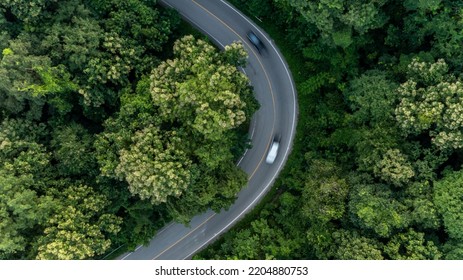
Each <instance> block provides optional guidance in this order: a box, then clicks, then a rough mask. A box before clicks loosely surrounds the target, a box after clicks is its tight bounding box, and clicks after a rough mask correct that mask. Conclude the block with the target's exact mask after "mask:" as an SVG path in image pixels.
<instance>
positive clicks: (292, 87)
mask: <svg viewBox="0 0 463 280" xmlns="http://www.w3.org/2000/svg"><path fill="white" fill-rule="evenodd" d="M220 1H221V2H222V3H223V4H225V5H227V6H228V7H229V8H230V9H232V10H233V11H235V12H236V13H237V14H238V15H240V16H241V17H242V18H244V19H245V20H246V21H247V22H248V23H249V24H251V25H252V26H253V27H254V28H255V29H256V30H258V32H259V33H260V34H261V35H262V37H264V38H265V39H266V40H267V42H268V43H270V46H272V48H273V50H274V51H275V53H276V54H277V56H278V58H279V59H280V62H281V64H282V65H283V67H284V68H285V71H286V74H287V76H288V79H289V82H290V84H291V93H292V96H293V100H294V105H293V112H294V114H293V118H292V124H291V136H290V137H293V133H294V131H295V126H296V112H297V105H296V104H297V102H296V100H297V99H296V92H295V87H294V83H293V79H292V78H291V74H290V71H289V69H288V68H287V67H286V64H285V63H284V60H283V58H282V57H281V56H280V53H279V52H278V50H277V49H276V48H275V46H273V44H272V43H271V41H270V40H269V39H267V36H265V34H263V33H262V32H261V31H260V29H259V28H257V26H255V25H254V23H253V22H251V21H249V20H248V19H247V18H246V17H245V16H243V14H242V13H241V12H239V11H238V10H236V9H235V8H233V7H232V6H230V5H229V4H228V3H226V2H224V1H223V0H220ZM289 143H291V141H289ZM290 149H291V145H288V147H287V148H286V151H285V154H284V156H283V158H286V156H287V155H288V153H289V150H290ZM284 162H285V161H281V163H280V165H279V166H278V169H277V170H281V167H282V165H283V163H284ZM276 176H277V173H275V174H274V175H273V177H272V179H271V180H270V182H269V183H268V184H267V185H266V186H265V187H264V189H263V190H262V191H261V192H260V193H259V195H258V196H257V197H256V198H255V199H254V200H253V201H252V202H251V203H250V204H249V205H248V206H247V207H246V208H245V209H244V210H243V211H242V212H241V213H240V214H239V215H238V216H236V217H235V218H234V219H233V220H232V221H231V222H230V223H228V224H227V225H226V226H225V227H224V228H222V229H221V230H220V231H219V232H218V233H216V234H214V236H213V237H211V238H209V239H208V240H207V241H206V242H204V243H203V244H201V246H199V247H198V248H197V249H196V250H195V251H193V252H192V253H191V254H189V255H188V256H186V257H185V258H184V259H188V258H189V257H190V256H192V255H193V254H195V253H196V252H197V251H199V250H201V248H202V247H204V246H205V245H207V244H208V243H209V242H211V241H212V240H213V239H214V238H216V237H217V235H219V234H221V233H222V232H223V231H225V230H226V229H227V228H228V227H229V226H231V225H232V224H233V223H234V222H236V220H237V219H239V218H240V217H241V216H243V215H244V214H245V213H246V212H247V211H248V210H249V208H250V207H252V206H253V205H254V204H255V203H256V201H257V200H258V199H260V197H261V196H262V195H263V194H264V193H265V192H266V191H267V189H268V188H269V187H270V185H271V184H272V182H273V181H274V180H275V178H276Z"/></svg>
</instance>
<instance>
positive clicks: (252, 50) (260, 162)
mask: <svg viewBox="0 0 463 280" xmlns="http://www.w3.org/2000/svg"><path fill="white" fill-rule="evenodd" d="M191 1H192V2H193V3H195V4H196V5H197V6H198V7H200V8H201V9H203V10H204V11H206V13H208V14H209V15H211V16H212V17H214V18H215V19H216V20H217V21H219V22H220V23H222V24H223V25H224V26H225V27H226V28H228V29H229V30H230V31H231V32H233V33H235V35H236V36H237V37H238V38H240V39H241V41H242V42H243V44H246V45H247V46H248V47H249V49H250V50H251V52H252V53H253V54H254V56H255V57H256V59H257V61H258V62H259V64H260V67H261V68H262V72H263V73H264V75H265V78H266V80H267V83H268V87H269V89H270V94H271V96H272V105H273V125H272V133H271V136H270V138H269V141H268V143H267V147H266V149H265V150H268V148H269V147H270V143H271V139H272V138H273V132H274V131H275V114H276V110H275V95H274V94H273V88H272V83H271V82H270V78H269V76H268V74H267V71H265V68H264V65H263V64H262V61H261V60H260V57H259V55H258V54H257V53H256V52H255V51H254V48H253V47H252V46H251V45H250V44H249V43H248V42H247V40H245V39H244V38H243V37H241V35H240V34H238V32H236V31H235V30H234V29H233V28H231V27H230V26H229V25H228V24H226V23H225V22H224V21H223V20H221V19H220V18H218V17H217V16H216V15H214V14H213V13H212V12H211V11H209V10H208V9H207V8H205V7H204V6H202V5H201V4H199V3H198V2H196V0H191ZM253 26H254V27H255V25H253ZM264 158H265V154H264V155H263V156H262V158H261V159H260V161H259V163H258V164H257V166H256V168H255V169H254V171H253V172H252V173H251V175H250V176H249V180H251V178H252V177H253V176H254V174H255V173H256V172H257V170H258V169H259V167H260V166H261V165H262V162H263V161H264Z"/></svg>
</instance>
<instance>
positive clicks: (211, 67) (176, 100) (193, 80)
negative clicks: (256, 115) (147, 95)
mask: <svg viewBox="0 0 463 280" xmlns="http://www.w3.org/2000/svg"><path fill="white" fill-rule="evenodd" d="M230 53H234V54H235V55H234V56H236V54H239V57H241V58H244V57H246V53H245V51H244V49H243V47H242V45H240V44H237V43H233V44H232V45H230V46H229V47H227V48H225V51H224V52H223V53H220V52H217V51H216V50H215V48H214V47H213V46H211V45H210V44H208V43H206V42H205V41H202V40H195V39H194V38H193V37H192V36H186V37H183V38H182V39H180V40H178V41H177V42H176V43H175V46H174V56H175V58H174V59H173V60H168V61H166V62H163V63H162V64H161V65H159V67H158V68H156V69H155V70H154V72H153V74H152V75H151V80H152V82H151V89H150V90H151V94H152V98H153V102H154V104H155V105H156V106H158V107H159V110H160V114H161V116H162V117H163V118H165V119H168V120H171V121H175V120H180V121H182V122H183V123H184V124H185V125H186V126H188V127H189V128H190V129H192V130H193V131H195V132H196V133H197V134H198V135H202V136H203V137H205V138H207V139H210V140H212V141H217V140H219V139H220V138H221V137H222V136H223V134H224V132H225V131H227V130H230V129H233V128H236V127H238V126H239V125H240V124H242V123H243V122H244V121H245V120H246V114H245V111H244V108H245V106H246V103H245V102H243V101H244V99H245V98H247V95H248V96H252V91H251V89H250V87H249V86H248V80H247V78H246V77H245V76H244V74H242V73H241V72H239V71H238V69H237V68H236V66H239V65H241V64H240V63H241V62H242V60H241V59H240V61H241V62H240V61H237V62H236V61H235V62H236V64H235V65H234V64H229V63H225V61H223V59H224V57H227V56H229V54H230Z"/></svg>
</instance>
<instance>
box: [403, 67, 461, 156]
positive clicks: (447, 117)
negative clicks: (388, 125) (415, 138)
mask: <svg viewBox="0 0 463 280" xmlns="http://www.w3.org/2000/svg"><path fill="white" fill-rule="evenodd" d="M447 71H448V67H447V64H446V63H445V61H444V60H438V61H437V62H436V63H432V64H430V63H425V62H420V61H419V60H417V59H414V60H413V61H412V62H411V64H410V65H409V72H408V75H409V79H408V81H406V82H405V83H403V84H401V85H400V87H399V89H398V95H399V98H400V103H399V105H398V106H397V108H396V111H395V113H396V120H397V122H398V123H399V125H400V127H401V129H402V131H403V132H404V133H405V134H406V135H410V134H412V135H413V134H421V133H425V134H428V135H429V137H430V138H431V141H432V143H433V144H434V145H435V146H436V147H437V148H438V149H441V150H453V149H460V148H462V147H463V144H462V143H463V134H462V132H461V129H462V128H463V119H462V118H461V116H462V113H463V107H462V105H461V104H462V103H463V83H462V81H460V80H459V79H455V78H454V77H452V75H448V74H447Z"/></svg>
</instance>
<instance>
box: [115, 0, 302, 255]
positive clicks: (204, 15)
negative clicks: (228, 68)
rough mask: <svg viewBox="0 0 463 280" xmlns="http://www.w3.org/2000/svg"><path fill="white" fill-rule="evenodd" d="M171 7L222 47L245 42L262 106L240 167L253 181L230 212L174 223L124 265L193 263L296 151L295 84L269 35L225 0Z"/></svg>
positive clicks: (177, 2) (173, 2)
mask: <svg viewBox="0 0 463 280" xmlns="http://www.w3.org/2000/svg"><path fill="white" fill-rule="evenodd" d="M160 2H161V3H162V4H164V5H167V6H170V7H172V8H174V9H176V10H177V11H179V12H180V14H181V15H182V16H183V17H184V18H185V19H186V20H187V21H189V22H190V23H192V24H193V25H194V26H196V27H197V28H198V29H199V30H201V31H202V32H203V33H205V34H207V35H208V36H209V37H210V38H211V40H212V41H214V42H215V43H216V44H217V45H219V46H220V47H223V46H225V45H227V44H230V43H232V42H233V41H242V42H243V43H244V45H245V48H246V49H247V51H248V53H249V59H248V65H247V67H246V68H245V69H244V71H245V73H246V75H247V76H248V77H249V79H250V80H251V84H252V86H253V87H254V90H255V94H256V98H257V100H258V101H259V103H260V104H261V107H260V109H259V111H258V112H257V113H256V114H255V115H254V117H253V119H252V122H251V127H250V135H251V138H252V148H251V149H249V150H247V152H246V153H245V154H244V156H243V158H242V159H241V160H240V161H239V163H238V166H239V167H240V168H242V169H243V170H244V171H245V172H246V173H247V174H248V175H249V182H248V185H247V186H246V187H245V188H244V189H243V190H242V191H241V192H240V193H239V194H238V198H237V200H236V201H235V204H233V206H231V207H230V209H228V210H227V211H222V212H220V213H214V212H212V211H208V212H206V213H204V214H202V215H199V216H196V217H194V218H193V220H192V221H191V223H190V226H189V227H186V226H184V225H182V224H177V223H171V224H169V225H167V226H166V227H164V228H163V229H162V230H160V231H159V232H158V234H157V235H156V236H155V237H154V238H153V239H152V240H151V242H150V244H149V245H148V246H139V247H137V249H136V250H135V251H134V252H128V253H126V254H124V255H122V256H120V257H119V259H138V260H150V259H168V260H176V259H189V258H191V257H192V255H193V254H194V253H196V252H198V251H199V250H201V249H203V248H204V247H205V246H206V245H207V244H209V243H210V242H212V241H214V239H216V238H217V237H218V236H219V235H220V234H222V233H224V232H225V231H227V230H228V229H229V228H230V227H231V226H232V225H233V224H234V223H235V222H237V221H238V220H239V219H240V218H242V217H243V216H244V215H245V214H246V213H247V212H249V211H250V210H251V209H252V208H253V207H254V206H255V205H256V203H258V201H259V200H260V199H261V198H262V197H263V196H264V194H265V193H266V192H267V191H268V190H269V189H270V187H271V185H272V183H273V181H274V180H275V178H276V177H277V175H278V173H279V171H280V170H281V169H282V167H283V165H284V163H285V161H286V159H287V157H288V155H289V152H290V149H291V143H292V141H293V139H294V134H295V130H296V121H297V101H296V91H295V87H294V83H293V81H292V77H291V74H290V72H289V69H288V67H287V65H286V62H285V61H284V59H283V57H282V55H281V54H280V53H279V51H278V50H277V48H276V47H275V46H274V44H273V42H272V41H271V39H269V37H268V36H267V34H265V33H264V32H263V31H262V30H260V29H259V28H258V27H257V25H256V24H254V23H253V22H252V21H251V20H250V19H249V18H247V17H245V16H244V15H243V14H241V13H240V12H239V11H238V10H237V9H236V8H234V7H233V6H231V5H230V4H228V3H227V2H225V1H222V0H161V1H160ZM249 30H252V31H254V33H255V34H256V35H257V36H258V37H259V38H260V39H261V40H262V41H263V43H264V45H265V46H266V50H265V51H264V52H262V54H259V53H258V52H257V50H256V49H255V48H254V46H253V45H251V44H250V43H249V41H248V40H247V38H246V33H247V32H248V31H249ZM275 134H279V135H280V136H281V142H280V148H279V152H278V156H277V158H276V160H275V162H274V163H273V164H271V165H270V164H267V163H266V162H265V157H266V155H267V152H268V150H269V147H270V144H271V142H272V140H273V136H274V135H275Z"/></svg>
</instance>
